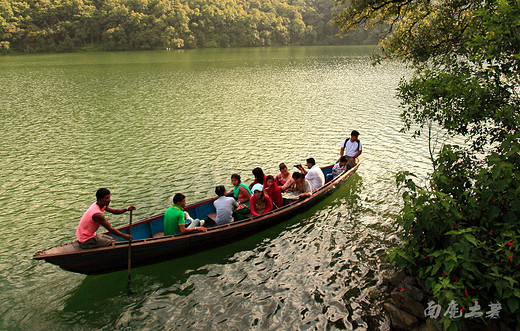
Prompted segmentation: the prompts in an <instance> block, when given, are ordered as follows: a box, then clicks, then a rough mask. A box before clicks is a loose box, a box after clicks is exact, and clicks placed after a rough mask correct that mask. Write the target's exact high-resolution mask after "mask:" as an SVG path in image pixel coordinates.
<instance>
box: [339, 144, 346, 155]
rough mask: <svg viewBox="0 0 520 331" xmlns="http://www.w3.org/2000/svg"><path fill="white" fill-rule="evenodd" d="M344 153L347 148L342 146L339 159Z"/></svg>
mask: <svg viewBox="0 0 520 331" xmlns="http://www.w3.org/2000/svg"><path fill="white" fill-rule="evenodd" d="M344 153H345V147H343V145H342V146H341V148H340V149H339V157H342V156H343V154H344Z"/></svg>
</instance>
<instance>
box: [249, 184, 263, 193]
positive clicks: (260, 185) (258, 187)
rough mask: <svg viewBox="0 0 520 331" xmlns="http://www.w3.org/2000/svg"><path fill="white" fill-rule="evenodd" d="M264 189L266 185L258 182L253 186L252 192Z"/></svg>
mask: <svg viewBox="0 0 520 331" xmlns="http://www.w3.org/2000/svg"><path fill="white" fill-rule="evenodd" d="M263 189H264V186H263V185H262V184H260V183H256V184H255V185H253V187H252V188H251V192H253V193H255V191H262V190H263Z"/></svg>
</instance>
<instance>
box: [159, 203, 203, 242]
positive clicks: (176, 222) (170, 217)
mask: <svg viewBox="0 0 520 331" xmlns="http://www.w3.org/2000/svg"><path fill="white" fill-rule="evenodd" d="M184 207H186V196H184V194H182V193H177V194H175V196H174V197H173V205H172V206H171V207H170V208H168V209H166V211H165V212H164V235H165V236H170V235H172V234H185V233H190V232H207V231H208V230H206V228H205V227H203V226H198V225H199V222H200V221H199V222H197V219H195V220H193V221H192V222H191V224H190V225H189V226H188V227H186V218H185V215H184Z"/></svg>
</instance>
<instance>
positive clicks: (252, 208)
mask: <svg viewBox="0 0 520 331" xmlns="http://www.w3.org/2000/svg"><path fill="white" fill-rule="evenodd" d="M249 210H250V211H251V214H252V215H253V216H258V215H259V214H258V213H257V212H256V208H255V196H254V195H252V196H251V198H249Z"/></svg>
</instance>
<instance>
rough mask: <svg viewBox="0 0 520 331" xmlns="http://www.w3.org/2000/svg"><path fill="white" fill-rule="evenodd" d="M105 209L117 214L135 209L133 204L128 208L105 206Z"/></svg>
mask: <svg viewBox="0 0 520 331" xmlns="http://www.w3.org/2000/svg"><path fill="white" fill-rule="evenodd" d="M105 210H106V211H108V212H109V213H112V214H116V215H117V214H122V213H126V212H127V211H129V210H135V206H130V207H128V208H123V209H114V208H111V207H109V206H107V207H106V208H105Z"/></svg>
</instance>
